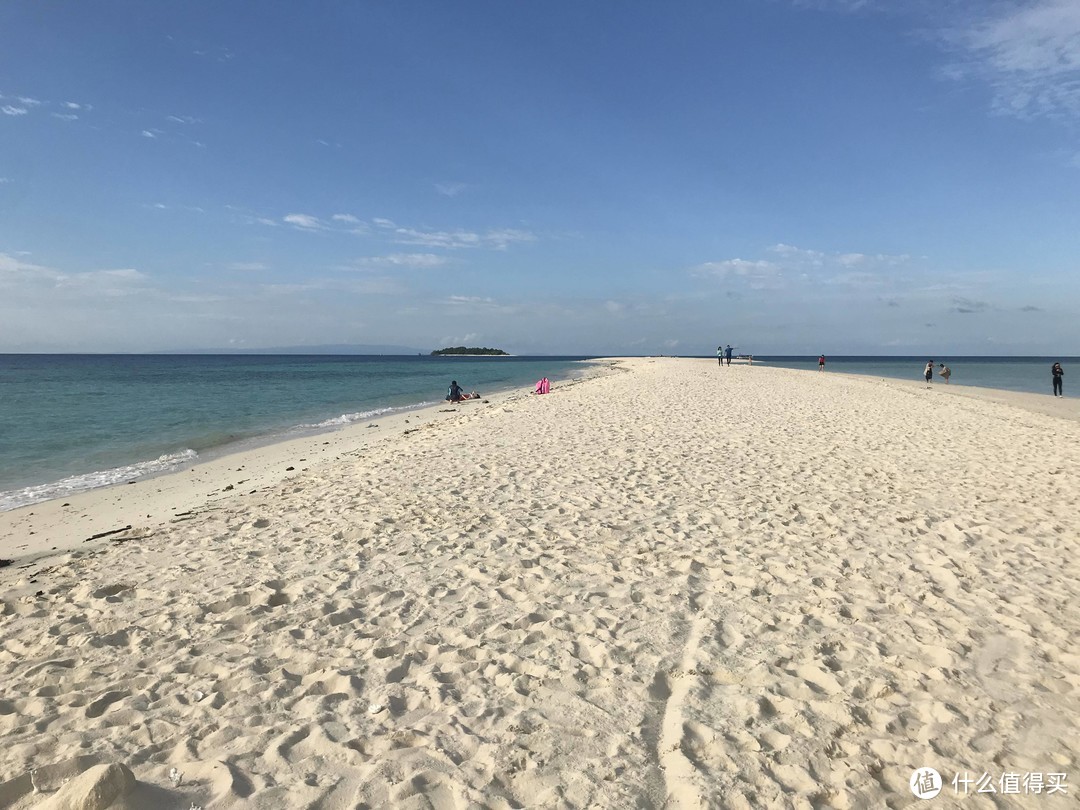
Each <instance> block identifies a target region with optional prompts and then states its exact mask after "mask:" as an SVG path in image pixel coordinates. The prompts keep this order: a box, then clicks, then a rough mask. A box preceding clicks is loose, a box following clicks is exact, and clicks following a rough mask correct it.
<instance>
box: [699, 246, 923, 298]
mask: <svg viewBox="0 0 1080 810" xmlns="http://www.w3.org/2000/svg"><path fill="white" fill-rule="evenodd" d="M766 252H767V253H769V254H771V256H772V258H769V259H740V258H736V259H724V260H721V261H712V262H705V263H703V264H699V265H697V266H696V267H693V268H691V270H690V272H691V274H692V275H696V276H699V277H713V278H720V279H729V280H735V279H741V280H742V281H743V282H744V283H746V284H747V285H748V286H749V287H751V288H753V289H764V288H773V289H775V288H777V287H779V286H781V285H782V284H784V283H785V282H784V281H783V280H784V279H790V278H794V279H798V278H803V279H809V278H813V279H814V280H815V281H818V282H821V283H825V284H839V285H847V286H858V287H865V286H869V285H872V284H878V283H880V282H881V281H882V279H883V278H884V277H886V276H887V274H886V273H885V272H884V271H886V270H890V269H893V268H897V267H901V266H905V265H908V264H910V263H911V262H912V261H913V260H912V257H911V256H907V255H899V256H892V255H889V254H885V253H876V254H867V253H825V252H823V251H820V250H808V249H806V248H799V247H795V246H793V245H786V244H783V243H780V244H776V245H773V246H771V247H769V248H767V249H766Z"/></svg>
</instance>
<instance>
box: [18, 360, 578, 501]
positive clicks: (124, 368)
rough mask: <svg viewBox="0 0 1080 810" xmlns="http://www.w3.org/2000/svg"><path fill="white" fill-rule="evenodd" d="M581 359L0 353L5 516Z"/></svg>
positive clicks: (559, 370)
mask: <svg viewBox="0 0 1080 810" xmlns="http://www.w3.org/2000/svg"><path fill="white" fill-rule="evenodd" d="M586 359H588V358H585V357H491V358H471V357H440V358H433V357H426V356H416V357H412V356H378V357H373V356H357V355H318V356H298V355H274V356H266V355H0V510H6V509H13V508H15V507H17V506H22V505H25V504H29V503H37V502H39V501H43V500H48V499H50V498H58V497H64V496H66V495H70V494H73V493H75V492H81V491H84V490H87V489H92V488H94V487H100V486H107V485H109V484H114V483H119V482H123V481H132V480H137V479H140V478H145V477H147V476H150V475H154V474H157V473H162V472H168V471H171V470H176V469H180V468H181V467H184V466H190V465H191V464H193V463H195V462H197V461H198V460H199V459H205V458H207V457H210V456H214V455H220V454H222V453H224V452H228V451H230V450H232V449H240V448H241V447H243V446H246V445H251V444H257V443H263V442H270V441H274V440H278V439H283V438H288V437H291V436H296V435H300V434H303V433H307V432H318V431H320V430H331V429H333V428H335V427H337V426H341V425H345V424H348V423H350V422H358V421H364V420H367V419H372V418H376V417H378V416H379V415H381V414H384V413H389V412H392V411H399V410H408V409H412V408H417V407H422V406H424V405H431V404H435V403H438V402H441V401H442V400H443V398H444V397H445V396H446V388H447V386H449V384H450V381H451V380H455V379H456V380H457V381H458V382H459V383H460V384H461V386H462V387H463V388H464V389H465V390H466V391H473V390H475V391H478V392H480V393H481V394H490V393H494V392H496V391H500V390H508V389H513V388H518V387H528V388H531V387H532V385H533V384H534V383H535V381H536V380H538V379H539V378H540V377H545V376H546V377H548V378H549V379H551V380H552V381H553V382H557V381H559V380H563V379H570V378H573V377H580V376H581V375H582V374H583V373H584V371H585V365H584V364H583V363H582V362H581V361H583V360H586Z"/></svg>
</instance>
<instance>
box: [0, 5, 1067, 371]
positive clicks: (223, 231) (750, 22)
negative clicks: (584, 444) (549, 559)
mask: <svg viewBox="0 0 1080 810" xmlns="http://www.w3.org/2000/svg"><path fill="white" fill-rule="evenodd" d="M0 31H2V32H3V40H4V43H5V45H4V48H3V50H2V51H0V351H155V350H169V349H183V348H192V349H196V348H212V347H236V348H256V347H267V346H291V345H319V344H342V343H358V344H394V345H404V346H413V347H416V348H417V349H422V350H428V349H432V348H437V347H440V346H444V345H459V344H463V343H464V344H469V345H485V346H498V347H501V348H504V349H506V350H508V351H512V352H515V353H521V354H579V353H581V354H648V353H672V354H708V353H709V352H711V351H713V350H714V349H715V346H716V344H717V343H720V342H723V343H731V344H733V345H736V346H738V347H739V348H740V349H741V350H743V351H748V352H754V353H756V354H769V353H785V354H786V353H791V354H817V353H818V352H825V353H828V354H846V353H867V354H922V353H927V352H929V353H931V354H932V355H933V356H934V357H938V356H941V357H947V356H949V355H961V354H1062V355H1075V354H1080V318H1077V309H1078V306H1080V273H1078V272H1077V270H1078V269H1080V268H1078V263H1080V262H1078V257H1080V201H1078V196H1077V189H1078V187H1080V3H1077V2H1074V0H1028V1H1027V2H1001V3H987V2H968V1H967V0H939V2H933V3H931V2H926V1H925V0H890V1H889V2H885V0H880V2H874V0H863V1H861V2H860V1H859V0H802V1H801V2H799V1H797V0H727V1H726V2H723V3H718V2H677V3H659V2H636V1H635V2H615V1H614V0H611V1H610V2H604V1H602V0H596V2H588V3H583V2H559V1H557V0H548V1H547V2H544V3H524V2H507V0H491V1H490V2H481V1H473V0H470V1H469V2H459V3H448V2H444V1H443V0H430V1H429V2H411V1H410V0H400V1H399V2H344V1H342V2H316V3H308V4H299V3H285V2H275V3H263V2H259V3H255V2H248V3H240V2H236V3H220V2H199V1H198V0H192V1H191V2H184V3H169V4H165V3H145V2H142V0H130V1H128V2H116V1H115V0H100V1H99V2H95V3H62V2H29V0H9V2H6V3H4V4H0Z"/></svg>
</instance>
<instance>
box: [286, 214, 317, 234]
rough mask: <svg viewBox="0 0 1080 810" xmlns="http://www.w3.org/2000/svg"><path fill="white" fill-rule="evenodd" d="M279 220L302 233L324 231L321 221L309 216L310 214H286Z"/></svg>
mask: <svg viewBox="0 0 1080 810" xmlns="http://www.w3.org/2000/svg"><path fill="white" fill-rule="evenodd" d="M281 219H282V222H286V223H288V224H289V225H292V226H293V227H295V228H299V229H300V230H303V231H321V230H325V229H326V226H325V225H324V224H323V223H322V220H320V219H319V218H318V217H313V216H311V214H287V215H285V216H284V217H282V218H281Z"/></svg>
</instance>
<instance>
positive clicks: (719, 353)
mask: <svg viewBox="0 0 1080 810" xmlns="http://www.w3.org/2000/svg"><path fill="white" fill-rule="evenodd" d="M716 362H717V363H719V364H720V365H721V366H722V365H724V346H723V344H721V345H719V346H717V347H716Z"/></svg>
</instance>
